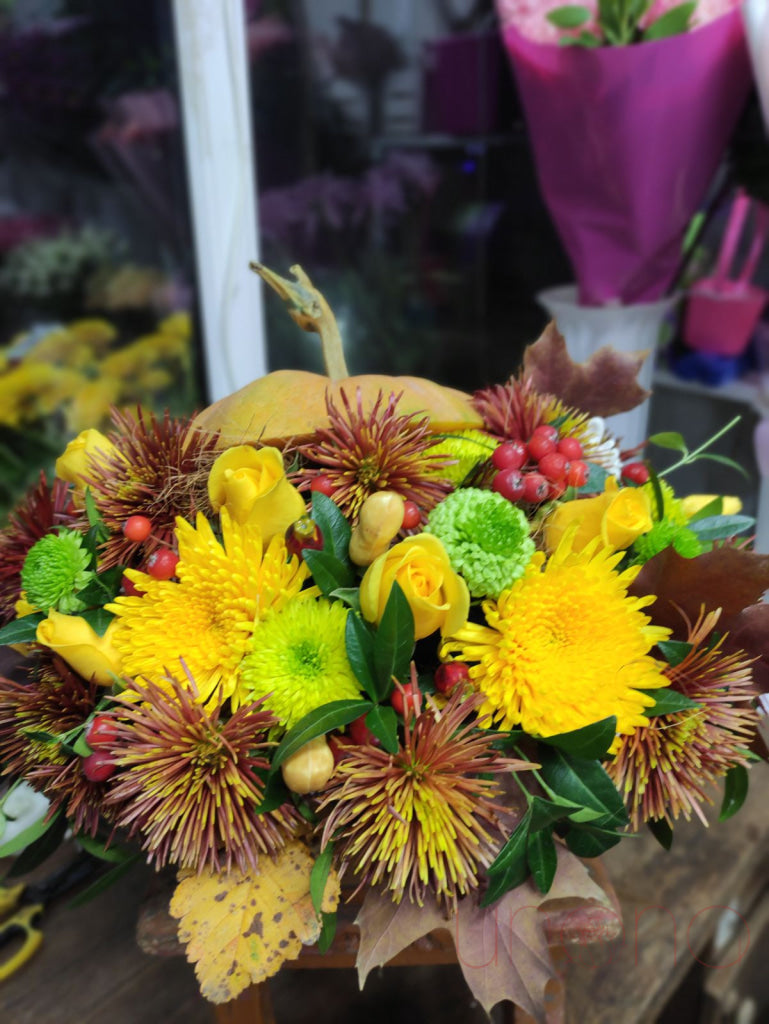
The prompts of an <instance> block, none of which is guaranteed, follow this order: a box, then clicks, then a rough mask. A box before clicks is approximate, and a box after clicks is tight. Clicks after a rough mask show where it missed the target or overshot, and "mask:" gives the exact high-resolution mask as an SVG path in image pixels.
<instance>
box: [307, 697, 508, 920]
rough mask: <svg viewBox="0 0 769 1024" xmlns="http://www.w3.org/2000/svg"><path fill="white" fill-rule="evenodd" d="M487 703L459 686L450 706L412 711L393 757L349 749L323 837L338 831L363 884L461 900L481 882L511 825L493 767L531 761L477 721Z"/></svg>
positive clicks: (341, 852) (397, 897)
mask: <svg viewBox="0 0 769 1024" xmlns="http://www.w3.org/2000/svg"><path fill="white" fill-rule="evenodd" d="M481 702H482V698H480V697H479V696H478V695H477V694H470V695H469V696H468V695H466V694H465V695H463V694H462V693H461V692H459V691H458V692H456V693H455V694H453V695H452V697H451V698H450V699H449V701H448V703H447V704H446V706H445V707H444V708H443V710H442V711H439V710H438V709H437V708H436V707H435V706H430V707H428V708H425V709H424V710H423V711H422V712H421V713H420V714H417V715H416V717H414V718H413V719H410V718H409V716H407V720H406V724H405V737H404V741H403V744H402V746H401V747H400V748H399V750H398V752H397V753H396V754H394V755H393V754H388V753H386V752H385V751H384V750H382V749H381V748H379V747H375V746H369V745H361V746H354V747H345V751H344V754H345V756H344V758H343V759H342V760H341V761H340V762H339V764H338V765H337V768H336V771H335V773H334V775H333V776H332V779H331V783H330V785H329V787H328V788H327V789H326V791H325V792H324V794H323V801H322V803H321V806H320V811H321V812H323V811H325V812H327V815H328V816H327V818H326V821H325V826H324V829H323V842H324V844H325V843H327V842H329V841H330V840H331V839H332V838H333V840H334V843H335V855H338V856H339V857H340V858H341V861H342V863H343V864H347V863H349V864H350V866H351V867H352V869H353V871H354V873H355V874H356V875H359V876H360V885H359V888H361V887H362V886H364V885H372V886H378V885H381V886H383V887H384V889H386V890H387V891H389V893H390V895H391V896H392V899H393V901H394V902H396V903H399V902H400V901H401V899H402V898H403V896H404V894H408V897H409V899H410V900H411V901H412V902H417V903H418V904H420V905H421V904H422V903H423V901H424V898H425V894H426V892H427V891H428V890H432V892H433V893H434V894H435V896H436V897H437V898H439V899H441V900H443V901H445V902H446V903H448V904H453V903H454V902H455V901H456V899H457V897H458V896H460V895H464V894H465V893H467V892H469V891H470V890H472V889H475V888H477V886H478V875H479V872H480V871H481V870H482V869H483V868H485V867H488V865H489V864H491V862H492V861H493V860H494V858H495V856H496V854H497V852H498V850H499V847H500V846H501V845H502V843H503V842H504V840H505V834H506V831H507V829H506V826H505V825H503V824H502V822H501V820H500V817H499V812H501V811H503V808H502V807H501V806H500V805H499V804H497V803H495V802H494V801H495V798H496V797H498V796H499V794H500V786H499V784H498V783H497V782H496V781H495V780H493V779H489V777H488V775H489V773H495V774H496V773H500V772H505V771H511V770H516V769H518V768H522V767H526V766H527V765H526V763H525V762H521V761H510V760H506V759H505V758H503V757H502V756H500V755H499V753H498V752H497V751H496V750H495V749H494V748H493V747H492V746H491V740H492V739H493V734H490V733H489V732H488V731H482V730H479V729H478V728H477V723H476V720H475V715H474V712H475V711H477V708H478V705H479V704H480V703H481ZM468 719H469V720H468Z"/></svg>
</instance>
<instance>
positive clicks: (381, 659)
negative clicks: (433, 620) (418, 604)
mask: <svg viewBox="0 0 769 1024" xmlns="http://www.w3.org/2000/svg"><path fill="white" fill-rule="evenodd" d="M413 653H414V616H413V614H412V612H411V608H410V607H409V603H408V601H407V600H406V596H405V594H404V593H403V591H402V590H401V588H400V586H399V585H398V583H397V582H394V583H393V585H392V589H391V590H390V596H389V597H388V598H387V604H386V605H385V610H384V612H383V613H382V618H381V620H380V622H379V627H378V629H377V631H376V634H375V636H374V671H375V673H376V680H377V685H378V687H379V690H380V693H382V694H383V696H387V694H388V693H389V692H390V690H391V689H392V679H393V676H395V678H396V679H397V680H399V681H400V682H403V681H404V680H406V679H407V678H408V674H409V664H410V662H411V655H412V654H413Z"/></svg>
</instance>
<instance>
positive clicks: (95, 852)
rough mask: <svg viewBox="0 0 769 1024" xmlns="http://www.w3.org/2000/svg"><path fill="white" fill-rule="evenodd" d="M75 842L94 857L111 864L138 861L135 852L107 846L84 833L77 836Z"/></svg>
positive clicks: (120, 847)
mask: <svg viewBox="0 0 769 1024" xmlns="http://www.w3.org/2000/svg"><path fill="white" fill-rule="evenodd" d="M75 842H76V843H77V844H78V846H80V847H82V848H83V849H84V850H85V852H86V853H90V854H91V856H92V857H98V859H99V860H103V861H107V863H109V864H123V863H124V862H125V861H127V860H130V861H133V860H135V859H136V851H135V850H127V849H126V848H125V847H122V846H105V844H104V843H100V842H99V840H98V839H94V838H93V837H92V836H88V835H84V834H83V833H80V834H79V835H76V836H75Z"/></svg>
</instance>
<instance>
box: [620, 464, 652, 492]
mask: <svg viewBox="0 0 769 1024" xmlns="http://www.w3.org/2000/svg"><path fill="white" fill-rule="evenodd" d="M622 479H623V481H624V482H625V483H628V484H637V485H638V486H639V487H640V486H641V484H645V483H646V482H647V480H648V479H649V469H648V467H647V466H646V464H645V463H643V462H628V463H626V464H625V465H624V466H623V467H622Z"/></svg>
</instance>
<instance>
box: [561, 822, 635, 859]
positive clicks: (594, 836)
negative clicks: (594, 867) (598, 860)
mask: <svg viewBox="0 0 769 1024" xmlns="http://www.w3.org/2000/svg"><path fill="white" fill-rule="evenodd" d="M621 839H622V836H621V835H620V833H618V832H615V831H613V830H612V829H609V828H601V827H600V826H598V825H594V824H591V825H572V827H571V828H570V829H569V831H568V832H567V833H566V845H567V846H568V847H569V849H570V850H571V852H572V853H574V854H576V855H577V856H578V857H600V856H601V854H602V853H606V851H607V850H610V849H611V848H612V846H616V845H617V843H618V842H620V840H621Z"/></svg>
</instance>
